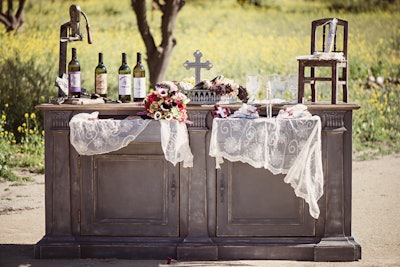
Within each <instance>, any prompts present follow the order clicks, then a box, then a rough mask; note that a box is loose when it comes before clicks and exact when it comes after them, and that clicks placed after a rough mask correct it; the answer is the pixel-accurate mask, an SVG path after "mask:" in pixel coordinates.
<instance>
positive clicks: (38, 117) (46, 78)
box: [0, 0, 400, 176]
mask: <svg viewBox="0 0 400 267" xmlns="http://www.w3.org/2000/svg"><path fill="white" fill-rule="evenodd" d="M267 2H268V1H267ZM270 2H271V3H272V4H271V5H269V6H267V7H262V8H260V7H255V6H252V5H243V6H241V5H239V4H238V3H237V1H236V0H203V1H200V0H188V1H187V3H186V5H185V6H184V7H183V8H182V10H181V11H180V12H179V14H178V19H177V22H176V25H175V28H174V35H175V37H176V39H177V44H176V46H175V48H174V50H173V55H172V59H171V62H170V65H169V67H168V69H167V75H166V77H165V79H166V80H177V81H179V80H185V79H193V76H194V71H193V70H186V69H185V68H184V67H183V63H184V62H185V61H186V60H187V59H188V60H190V61H193V60H194V57H193V53H194V52H195V51H196V50H198V49H199V50H201V51H202V53H203V55H204V56H203V58H202V60H203V61H205V60H210V61H211V62H212V64H213V68H212V69H211V70H202V78H204V79H212V78H214V77H215V76H217V75H220V74H221V75H224V76H225V77H227V78H230V79H233V80H234V81H235V82H237V83H239V84H245V77H246V75H247V74H258V75H260V76H261V77H262V78H263V79H264V81H265V79H266V77H267V75H270V74H280V75H297V68H298V63H297V60H296V56H299V55H307V54H309V50H310V30H311V21H312V20H315V19H320V18H325V17H337V18H341V19H344V20H347V21H348V22H349V42H348V45H349V51H348V54H349V68H350V73H349V80H350V86H349V100H350V102H354V103H357V104H358V105H360V106H361V108H360V109H359V110H357V111H355V112H354V113H353V114H354V119H353V138H354V150H355V155H356V156H357V157H358V158H363V157H371V156H374V155H379V154H384V153H392V152H398V151H400V111H399V106H400V93H399V92H400V14H399V13H400V12H399V11H390V12H389V11H376V12H363V13H348V12H340V13H338V12H334V11H330V9H328V8H327V6H326V5H325V1H309V0H297V1H296V0H282V1H270ZM277 2H279V3H277ZM72 4H77V5H79V6H80V7H81V9H82V10H83V11H84V12H85V13H86V14H87V16H88V18H89V21H90V26H91V32H92V36H93V44H91V45H89V44H88V43H87V40H86V39H85V40H84V41H82V42H73V43H69V44H68V56H67V62H68V61H69V60H70V58H71V48H72V47H75V48H76V49H77V56H78V59H79V61H80V64H81V70H82V78H83V84H82V85H83V87H84V88H86V89H87V91H88V92H93V88H94V68H95V67H96V65H97V59H98V58H97V56H98V53H99V52H102V53H103V54H104V64H105V65H106V67H107V70H108V83H109V84H108V88H109V97H110V98H114V99H116V98H117V75H118V68H119V66H120V65H121V53H122V52H126V53H127V55H128V64H129V65H130V66H131V67H133V66H134V64H135V61H136V58H135V55H136V52H138V51H141V52H142V53H143V54H144V55H145V54H146V52H145V50H144V49H145V48H144V44H143V41H142V39H141V36H140V34H139V32H138V29H137V23H136V17H135V14H134V12H133V10H132V8H131V6H130V1H129V0H123V1H119V0H118V1H117V0H110V1H96V0H85V1H83V0H76V1H58V0H52V1H48V0H32V1H28V2H27V5H26V8H25V23H24V24H23V26H22V27H21V28H20V29H19V30H18V31H17V32H10V33H7V32H6V31H5V27H3V26H2V25H0V115H1V116H2V117H1V120H0V145H1V151H2V152H1V156H0V176H4V172H2V170H4V169H7V168H10V167H11V168H12V167H13V165H11V163H10V162H12V160H10V159H12V158H13V157H16V158H21V157H22V156H20V154H21V153H23V154H24V156H26V155H27V154H32V155H33V156H32V158H36V161H35V160H33V159H32V158H29V159H24V160H21V161H20V162H21V163H20V164H19V165H29V164H31V165H36V166H39V169H40V166H43V153H44V151H43V144H42V143H43V135H44V134H45V133H43V132H42V126H41V122H42V120H43V117H42V114H40V112H38V111H36V110H35V108H34V107H35V105H37V104H39V103H46V102H48V100H49V98H51V97H55V96H57V88H56V87H55V86H54V81H55V78H56V76H57V75H58V62H59V34H60V26H61V25H62V24H64V23H65V22H68V21H69V7H70V5H72ZM149 7H150V5H149ZM397 10H399V9H397ZM160 16H161V13H160V12H159V11H158V10H149V13H148V19H149V22H150V25H151V28H152V33H153V35H154V37H155V40H156V43H157V44H159V43H160V42H161V33H160V31H159V28H160ZM81 30H82V33H83V34H84V36H85V38H86V30H85V22H84V20H83V19H82V22H81ZM144 65H145V67H146V70H147V64H146V61H145V58H144ZM264 94H265V92H263V90H260V92H259V93H258V98H260V99H262V98H263V97H264ZM307 96H309V94H308V95H307ZM329 97H330V96H329V91H328V87H326V88H325V89H323V90H321V92H320V96H319V98H320V99H322V100H327V99H329ZM24 123H25V124H24ZM3 151H5V152H3ZM14 162H18V161H17V160H15V161H14ZM40 162H41V163H40ZM40 164H42V165H40Z"/></svg>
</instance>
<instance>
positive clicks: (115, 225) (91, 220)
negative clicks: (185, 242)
mask: <svg viewBox="0 0 400 267" xmlns="http://www.w3.org/2000/svg"><path fill="white" fill-rule="evenodd" d="M82 158H83V159H82V165H86V166H84V167H82V204H81V206H82V211H81V234H82V235H113V236H178V234H179V221H178V219H179V212H178V204H179V199H177V196H179V193H178V186H177V185H179V167H173V166H172V164H170V163H168V162H167V161H166V160H165V159H164V155H112V154H108V155H99V156H93V157H82ZM83 162H85V164H84V163H83ZM89 166H90V167H89Z"/></svg>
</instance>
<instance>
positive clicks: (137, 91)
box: [133, 53, 146, 102]
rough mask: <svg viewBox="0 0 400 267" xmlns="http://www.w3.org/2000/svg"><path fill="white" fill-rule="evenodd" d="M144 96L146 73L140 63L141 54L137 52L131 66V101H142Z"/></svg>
mask: <svg viewBox="0 0 400 267" xmlns="http://www.w3.org/2000/svg"><path fill="white" fill-rule="evenodd" d="M145 97H146V74H145V70H144V67H143V65H142V54H141V53H137V61H136V66H135V67H134V68H133V101H134V102H142V101H143V100H144V98H145Z"/></svg>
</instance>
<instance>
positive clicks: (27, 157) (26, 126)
mask: <svg viewBox="0 0 400 267" xmlns="http://www.w3.org/2000/svg"><path fill="white" fill-rule="evenodd" d="M8 111H9V106H8V105H7V104H5V105H4V106H3V107H2V109H1V111H0V113H1V118H0V151H1V153H0V179H6V180H9V181H17V180H21V179H25V178H23V177H19V176H18V175H16V174H14V172H13V171H12V170H13V168H15V167H21V168H24V169H28V170H29V171H31V172H35V173H44V139H43V135H44V131H43V130H39V123H38V118H37V117H36V114H35V113H31V114H28V113H25V114H24V115H23V116H22V117H23V121H24V122H23V123H22V124H21V125H19V126H18V127H17V132H18V135H19V136H20V142H17V140H16V134H14V132H10V131H8V130H6V129H7V128H8V114H7V112H8Z"/></svg>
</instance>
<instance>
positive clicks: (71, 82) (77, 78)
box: [68, 71, 81, 93]
mask: <svg viewBox="0 0 400 267" xmlns="http://www.w3.org/2000/svg"><path fill="white" fill-rule="evenodd" d="M68 90H69V91H70V92H73V93H76V92H81V72H80V71H70V72H68Z"/></svg>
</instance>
